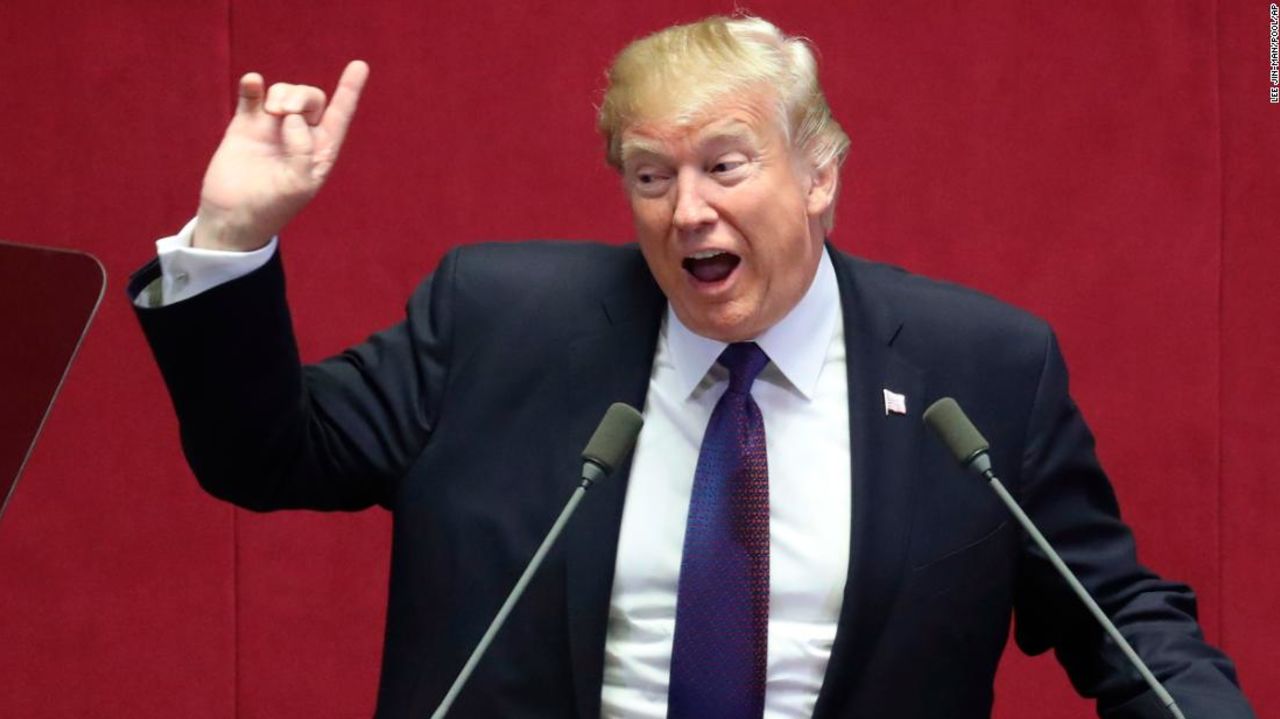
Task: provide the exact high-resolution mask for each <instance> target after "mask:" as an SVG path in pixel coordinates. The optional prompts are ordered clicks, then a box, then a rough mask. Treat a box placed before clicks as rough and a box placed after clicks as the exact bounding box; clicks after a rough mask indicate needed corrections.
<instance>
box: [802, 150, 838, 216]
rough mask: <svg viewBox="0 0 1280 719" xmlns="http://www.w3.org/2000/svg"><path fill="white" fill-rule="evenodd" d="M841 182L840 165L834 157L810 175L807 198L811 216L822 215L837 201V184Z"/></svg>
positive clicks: (807, 207)
mask: <svg viewBox="0 0 1280 719" xmlns="http://www.w3.org/2000/svg"><path fill="white" fill-rule="evenodd" d="M839 182H840V165H839V163H838V162H836V161H835V160H834V159H831V160H828V161H827V163H826V164H825V165H823V166H822V167H817V168H814V169H813V170H811V171H810V175H809V183H810V184H809V194H808V197H806V198H805V201H806V210H807V211H808V214H809V216H810V217H821V216H822V215H823V214H824V213H826V212H827V210H828V209H829V208H830V207H831V205H832V204H833V203H834V202H835V201H836V185H838V184H839Z"/></svg>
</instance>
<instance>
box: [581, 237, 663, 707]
mask: <svg viewBox="0 0 1280 719" xmlns="http://www.w3.org/2000/svg"><path fill="white" fill-rule="evenodd" d="M636 264H637V266H638V267H637V272H636V273H635V277H634V281H633V282H631V283H630V284H629V285H628V286H624V287H622V288H620V289H619V291H618V292H617V293H615V294H613V295H611V296H610V297H609V298H607V299H606V300H605V301H604V302H603V303H602V304H601V306H600V307H599V308H598V309H599V314H598V315H597V317H596V318H595V320H596V324H595V326H594V327H593V329H592V330H591V331H589V332H588V333H587V334H586V335H584V336H582V337H580V338H578V339H577V340H576V341H574V342H573V343H572V344H571V345H570V347H569V352H570V361H569V365H570V368H571V371H572V375H571V382H572V383H573V386H572V389H571V392H570V401H571V404H570V406H569V407H567V408H565V409H564V412H565V415H566V417H567V419H568V421H569V423H570V426H569V428H568V430H569V431H568V433H567V434H566V435H565V436H568V437H584V438H585V437H588V436H590V434H591V432H592V431H593V430H594V429H595V425H596V423H598V422H599V421H600V418H601V417H602V416H604V411H605V409H606V408H607V407H608V406H609V405H610V404H612V403H614V402H626V403H627V404H630V405H631V406H633V407H636V408H637V409H643V407H644V401H645V395H646V394H647V392H648V387H649V374H650V371H651V369H652V366H653V353H654V348H655V347H656V345H657V341H658V340H657V338H658V328H659V325H660V322H661V319H662V311H663V308H664V307H665V306H666V302H665V300H664V298H663V296H662V294H661V292H660V291H659V290H658V287H657V285H656V284H655V283H654V282H653V279H652V277H651V276H650V275H649V272H648V269H647V268H646V267H645V265H644V262H643V261H642V260H640V255H639V253H638V252H637V253H636ZM580 449H581V448H580V447H576V448H574V452H575V454H574V456H577V455H576V453H577V452H578V451H579V450H580ZM577 470H578V467H577V466H575V467H574V468H573V470H572V471H575V472H576V471H577ZM630 472H631V462H630V460H628V461H627V463H626V465H625V466H623V467H619V468H618V470H617V471H615V472H614V475H613V476H612V477H610V478H609V479H607V480H605V481H604V482H601V483H599V484H598V485H597V486H596V487H594V488H593V489H592V490H591V491H590V492H589V493H588V495H587V496H586V497H585V498H584V499H583V502H582V504H581V505H579V507H578V511H577V513H576V514H575V515H574V517H573V519H572V521H570V522H569V524H568V525H567V526H566V527H565V531H564V536H563V538H562V539H561V541H562V543H563V544H564V547H565V581H566V586H565V600H566V605H567V606H566V610H567V614H566V616H567V618H568V627H569V655H570V661H571V664H572V669H573V688H574V694H575V698H576V706H577V709H578V715H579V716H582V717H594V716H598V715H599V713H600V687H601V686H602V683H603V675H604V644H605V633H606V629H607V626H608V618H609V597H610V593H611V590H612V587H613V573H614V560H615V557H616V554H617V547H618V533H619V530H620V528H621V523H622V505H623V500H624V499H625V498H626V490H627V479H628V476H629V475H630Z"/></svg>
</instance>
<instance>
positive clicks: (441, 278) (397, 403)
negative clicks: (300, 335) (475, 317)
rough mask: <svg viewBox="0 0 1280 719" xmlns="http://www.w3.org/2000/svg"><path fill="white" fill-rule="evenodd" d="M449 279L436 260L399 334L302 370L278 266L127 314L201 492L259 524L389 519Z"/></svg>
mask: <svg viewBox="0 0 1280 719" xmlns="http://www.w3.org/2000/svg"><path fill="white" fill-rule="evenodd" d="M453 268H454V262H453V260H452V256H451V257H449V258H446V259H445V260H444V261H443V262H442V264H441V266H440V268H439V269H438V270H437V272H436V273H435V274H434V275H433V276H432V277H431V278H429V279H427V280H426V281H425V282H424V283H423V284H422V285H421V286H420V287H419V288H418V290H417V291H416V292H415V293H414V295H413V297H412V298H411V300H410V302H409V304H408V308H407V311H406V317H405V319H404V321H402V322H400V323H399V324H397V325H395V326H394V327H391V328H389V329H387V330H385V331H383V332H381V333H378V334H376V335H374V336H372V337H370V338H369V339H368V340H367V341H365V342H364V343H363V344H361V345H359V346H357V347H354V348H352V349H349V350H347V351H345V352H343V353H342V354H340V355H338V356H336V357H332V358H330V359H327V360H325V361H323V362H320V363H318V364H315V365H310V366H306V367H303V366H302V365H301V364H300V363H299V359H298V349H297V344H296V342H295V339H294V334H293V328H292V324H291V320H290V315H289V308H288V304H287V302H286V299H285V283H284V272H283V269H282V264H281V259H280V254H279V253H276V255H275V257H273V258H272V259H271V260H270V261H269V262H268V263H267V264H266V265H264V266H263V267H261V268H259V269H258V270H255V271H254V272H252V273H250V274H248V275H245V276H244V277H241V278H238V279H236V280H233V281H231V282H227V283H225V284H223V285H219V286H218V287H215V288H213V289H210V290H208V291H206V292H204V293H202V294H200V295H198V296H196V297H193V298H191V299H188V300H185V301H182V302H178V303H176V304H172V305H169V306H166V307H157V308H139V307H135V312H136V313H137V315H138V319H139V321H140V322H141V324H142V329H143V332H144V334H145V335H146V338H147V341H148V342H149V343H150V345H151V349H152V351H153V352H154V354H155V358H156V361H157V363H158V364H159V367H160V371H161V374H162V375H163V377H164V381H165V384H166V385H167V387H168V390H169V394H170V397H171V399H172V401H173V405H174V409H175V411H176V413H177V416H178V422H179V426H180V429H181V437H182V447H183V451H184V452H185V454H186V457H187V461H188V462H189V463H190V465H191V468H192V470H193V471H194V472H195V475H196V478H197V479H198V481H199V482H200V484H201V486H203V487H204V488H205V489H206V490H207V491H208V492H209V493H211V494H213V495H214V496H217V497H219V498H222V499H225V500H228V501H231V502H233V503H235V504H237V505H240V506H242V507H245V508H248V509H253V510H258V511H265V510H272V509H287V508H309V509H321V510H337V509H341V510H354V509H362V508H365V507H369V506H372V505H374V504H381V505H383V506H390V505H391V503H392V502H393V498H394V492H395V484H396V481H397V479H398V478H399V477H400V476H401V475H403V473H404V472H405V470H406V469H407V467H408V465H409V463H411V462H412V461H413V459H414V458H415V457H416V456H417V455H418V454H419V453H420V452H421V450H422V448H423V446H424V445H425V443H426V442H427V440H428V438H429V436H430V434H431V432H432V429H433V427H434V425H435V422H436V421H437V416H436V414H437V408H438V406H439V400H440V397H441V396H442V394H443V392H444V389H445V385H446V381H447V375H448V371H447V367H448V357H449V340H450V337H451V335H452V325H451V321H452V319H451V318H452V313H451V306H450V305H451V292H450V290H449V286H450V285H451V281H452V276H453ZM158 272H159V269H158V267H157V263H156V262H155V261H153V262H152V263H150V264H149V265H148V266H147V267H145V268H143V269H142V270H141V271H139V272H138V273H137V274H136V275H135V276H134V277H133V281H132V282H131V283H130V287H129V291H130V294H131V295H136V294H137V292H139V291H141V290H142V288H144V287H146V286H147V285H148V284H149V283H150V282H152V281H154V279H155V277H156V276H157V275H158Z"/></svg>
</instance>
